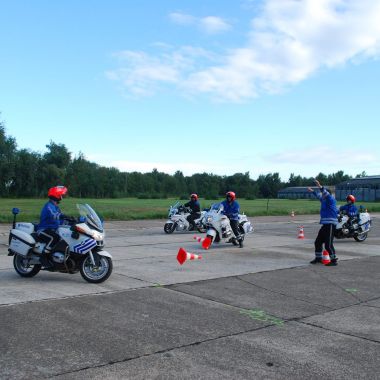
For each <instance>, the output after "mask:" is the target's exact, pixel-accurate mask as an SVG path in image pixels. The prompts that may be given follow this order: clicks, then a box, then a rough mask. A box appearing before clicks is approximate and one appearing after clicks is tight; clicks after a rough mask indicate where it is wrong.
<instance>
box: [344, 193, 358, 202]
mask: <svg viewBox="0 0 380 380" xmlns="http://www.w3.org/2000/svg"><path fill="white" fill-rule="evenodd" d="M346 200H347V202H352V203H355V201H356V199H355V197H354V196H353V195H352V194H350V195H347V198H346Z"/></svg>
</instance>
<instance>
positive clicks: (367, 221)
mask: <svg viewBox="0 0 380 380" xmlns="http://www.w3.org/2000/svg"><path fill="white" fill-rule="evenodd" d="M348 222H349V216H348V215H346V214H342V213H341V214H339V216H338V224H337V225H336V228H335V234H334V236H335V238H337V239H344V238H354V239H355V240H356V241H358V242H362V241H364V240H365V239H367V236H368V232H369V231H370V229H371V223H372V221H371V216H370V215H369V213H368V212H360V213H359V214H358V216H357V217H354V219H353V221H352V222H351V223H348Z"/></svg>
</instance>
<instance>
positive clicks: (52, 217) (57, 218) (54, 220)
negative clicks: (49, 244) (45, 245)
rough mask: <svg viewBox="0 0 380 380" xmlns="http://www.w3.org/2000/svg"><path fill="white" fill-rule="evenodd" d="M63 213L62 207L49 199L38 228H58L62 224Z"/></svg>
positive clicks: (43, 209)
mask: <svg viewBox="0 0 380 380" xmlns="http://www.w3.org/2000/svg"><path fill="white" fill-rule="evenodd" d="M62 218H63V214H62V212H61V209H60V208H59V207H58V205H56V204H55V203H54V202H53V201H49V202H47V203H46V204H45V206H44V207H43V208H42V211H41V216H40V224H39V225H38V228H37V230H38V231H40V230H46V229H48V228H52V229H53V230H56V229H57V228H58V227H59V226H60V225H61V224H62Z"/></svg>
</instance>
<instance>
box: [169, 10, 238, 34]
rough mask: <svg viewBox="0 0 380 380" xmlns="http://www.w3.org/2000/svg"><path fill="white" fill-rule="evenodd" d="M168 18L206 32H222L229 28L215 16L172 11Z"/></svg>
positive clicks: (225, 22) (228, 25)
mask: <svg viewBox="0 0 380 380" xmlns="http://www.w3.org/2000/svg"><path fill="white" fill-rule="evenodd" d="M169 18H170V20H171V21H172V22H174V23H175V24H179V25H183V26H196V27H197V28H199V29H200V30H201V31H203V32H205V33H207V34H218V33H223V32H226V31H228V30H230V29H231V25H230V24H229V23H228V22H227V21H225V20H223V19H222V18H221V17H217V16H206V17H195V16H191V15H188V14H185V13H182V12H173V13H170V14H169Z"/></svg>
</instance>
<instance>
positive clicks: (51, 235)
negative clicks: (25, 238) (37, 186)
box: [37, 186, 67, 252]
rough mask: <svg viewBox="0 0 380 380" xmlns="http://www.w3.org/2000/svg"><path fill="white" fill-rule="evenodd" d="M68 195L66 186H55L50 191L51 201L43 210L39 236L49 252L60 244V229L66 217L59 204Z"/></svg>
mask: <svg viewBox="0 0 380 380" xmlns="http://www.w3.org/2000/svg"><path fill="white" fill-rule="evenodd" d="M66 194H67V188H66V187H65V186H55V187H52V188H50V189H49V191H48V198H49V201H48V202H47V203H46V204H45V205H44V207H43V208H42V210H41V215H40V223H39V225H38V227H37V232H38V236H39V238H40V240H41V241H44V242H46V243H47V245H46V247H45V250H46V251H47V252H49V251H51V249H52V248H53V247H54V246H55V245H56V244H57V243H58V242H59V240H60V236H59V235H58V234H57V232H56V231H57V229H58V227H59V226H60V225H61V224H62V222H63V219H64V215H63V214H62V212H61V209H60V208H59V206H58V204H59V202H60V201H61V200H62V199H63V197H64V196H65V195H66Z"/></svg>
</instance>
